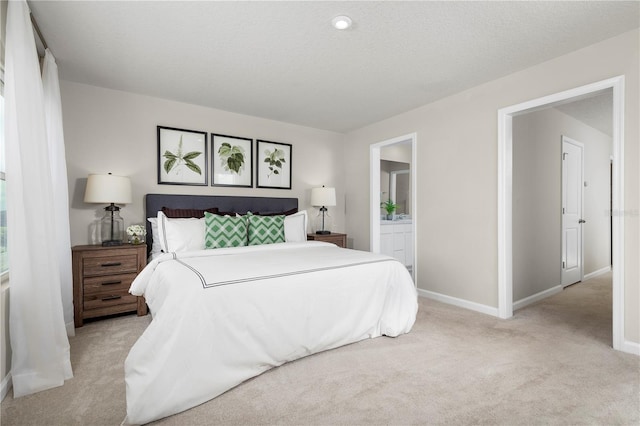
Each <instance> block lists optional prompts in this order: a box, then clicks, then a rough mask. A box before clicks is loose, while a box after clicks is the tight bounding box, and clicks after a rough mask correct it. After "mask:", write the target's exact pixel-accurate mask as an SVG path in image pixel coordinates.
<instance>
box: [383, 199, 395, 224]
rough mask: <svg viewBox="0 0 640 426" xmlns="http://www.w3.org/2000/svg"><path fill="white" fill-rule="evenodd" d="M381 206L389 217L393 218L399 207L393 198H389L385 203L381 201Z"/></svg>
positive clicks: (389, 218)
mask: <svg viewBox="0 0 640 426" xmlns="http://www.w3.org/2000/svg"><path fill="white" fill-rule="evenodd" d="M380 207H382V208H383V209H385V210H386V211H387V219H388V220H393V213H394V212H395V211H396V209H397V208H398V205H397V204H396V203H394V202H393V201H391V200H387V201H385V202H383V203H380Z"/></svg>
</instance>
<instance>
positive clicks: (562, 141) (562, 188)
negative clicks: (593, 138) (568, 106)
mask: <svg viewBox="0 0 640 426" xmlns="http://www.w3.org/2000/svg"><path fill="white" fill-rule="evenodd" d="M565 144H569V145H574V146H577V147H578V148H580V152H581V155H580V215H579V216H580V220H582V218H583V217H584V144H583V143H582V142H578V141H577V140H575V139H571V138H570V137H568V136H565V135H561V137H560V155H561V156H562V160H561V161H562V173H561V177H560V194H561V198H562V205H561V208H562V211H561V213H560V214H561V217H560V224H561V225H560V227H561V232H562V238H561V239H562V251H561V260H560V262H561V266H560V285H561V286H562V288H565V287H568V286H570V285H572V284H575V283H578V282H580V281H582V280H583V279H584V232H583V226H582V225H581V224H579V225H580V226H579V227H578V232H579V233H580V236H579V240H578V241H579V244H580V247H579V250H580V260H579V269H580V270H579V272H580V274H579V275H580V279H579V280H578V281H574V282H572V283H569V284H565V282H564V280H565V267H564V265H562V262H563V261H562V258H563V257H564V255H565V250H566V243H567V241H566V233H565V229H564V226H565V217H564V201H565V198H564V196H565V179H566V175H565V163H564V148H565Z"/></svg>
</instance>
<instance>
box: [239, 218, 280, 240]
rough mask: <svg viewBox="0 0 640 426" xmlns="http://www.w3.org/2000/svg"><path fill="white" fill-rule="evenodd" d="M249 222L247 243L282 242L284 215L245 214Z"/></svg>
mask: <svg viewBox="0 0 640 426" xmlns="http://www.w3.org/2000/svg"><path fill="white" fill-rule="evenodd" d="M247 218H248V222H249V245H250V246H256V245H259V244H273V243H284V215H279V216H256V215H247Z"/></svg>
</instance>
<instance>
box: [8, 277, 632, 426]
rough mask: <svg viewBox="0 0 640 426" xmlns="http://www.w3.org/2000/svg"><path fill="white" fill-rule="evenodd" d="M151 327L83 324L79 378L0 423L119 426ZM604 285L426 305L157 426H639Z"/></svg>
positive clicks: (628, 366)
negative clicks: (499, 300) (137, 352)
mask: <svg viewBox="0 0 640 426" xmlns="http://www.w3.org/2000/svg"><path fill="white" fill-rule="evenodd" d="M148 323H149V317H136V316H126V317H120V318H114V319H108V320H103V321H97V322H93V323H89V324H87V325H86V326H85V327H83V328H81V329H78V330H77V335H76V337H74V338H72V339H71V350H72V364H73V367H74V374H75V377H74V378H73V379H72V380H69V381H68V382H67V383H66V384H65V385H64V386H63V387H60V388H56V389H52V390H49V391H45V392H41V393H38V394H35V395H31V396H27V397H23V398H19V399H17V400H14V399H13V398H12V397H11V395H8V396H7V397H6V398H5V400H4V401H3V402H2V417H1V420H2V425H3V426H4V425H6V426H9V425H119V424H120V422H121V421H122V420H123V419H124V416H125V385H124V377H123V363H124V359H125V357H126V355H127V352H128V350H129V348H130V347H131V346H132V345H133V343H134V342H135V340H136V339H137V337H138V336H139V335H140V334H141V333H142V332H143V330H144V328H145V327H146V326H147V324H148ZM610 346H611V276H610V274H607V275H604V276H600V277H598V278H595V279H592V280H590V281H588V282H585V283H581V284H577V285H575V286H572V287H569V288H567V289H566V290H565V291H563V292H562V293H560V294H558V295H555V296H553V297H551V298H548V299H546V300H544V301H541V302H538V303H536V304H534V305H531V306H528V307H526V308H524V309H521V310H519V311H517V312H516V314H515V316H514V318H512V319H510V320H499V319H496V318H493V317H490V316H487V315H482V314H479V313H475V312H471V311H467V310H464V309H460V308H456V307H453V306H449V305H445V304H441V303H438V302H434V301H431V300H425V299H421V300H420V311H419V313H418V320H417V322H416V325H415V326H414V329H413V330H412V331H411V333H409V334H407V335H404V336H401V337H398V338H395V339H392V338H386V337H381V338H378V339H373V340H368V341H363V342H360V343H356V344H353V345H349V346H346V347H342V348H339V349H335V350H332V351H328V352H324V353H321V354H317V355H313V356H310V357H307V358H304V359H301V360H299V361H296V362H292V363H289V364H286V365H284V366H282V367H279V368H276V369H273V370H270V371H268V372H266V373H265V374H263V375H261V376H258V377H256V378H254V379H252V380H249V381H247V382H245V383H243V384H242V385H240V386H238V387H236V388H235V389H232V390H231V391H229V392H227V393H225V394H223V395H221V396H220V397H218V398H216V399H214V400H212V401H209V402H208V403H205V404H203V405H201V406H199V407H196V408H194V409H191V410H188V411H186V412H184V413H181V414H178V415H175V416H172V417H169V418H166V419H163V420H160V421H159V422H157V424H161V425H181V426H182V425H213V424H229V425H231V424H233V425H256V424H261V425H265V424H282V425H294V424H295V425H299V424H317V425H320V424H322V425H334V424H335V425H354V424H361V425H364V424H367V425H370V424H392V425H396V424H397V425H400V424H455V425H466V424H474V425H487V424H489V425H494V424H497V425H514V424H567V425H568V424H599V425H601V424H606V425H609V424H618V425H632V424H633V425H637V424H639V423H640V385H639V384H640V358H638V357H636V356H634V355H629V354H624V353H620V352H617V351H614V350H612V349H611V347H610Z"/></svg>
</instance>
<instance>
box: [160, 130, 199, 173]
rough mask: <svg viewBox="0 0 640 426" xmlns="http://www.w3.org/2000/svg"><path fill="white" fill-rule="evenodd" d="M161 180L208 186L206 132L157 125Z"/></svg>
mask: <svg viewBox="0 0 640 426" xmlns="http://www.w3.org/2000/svg"><path fill="white" fill-rule="evenodd" d="M158 183H159V184H167V185H207V184H208V156H207V133H206V132H199V131H195V130H185V129H176V128H173V127H163V126H158Z"/></svg>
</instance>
